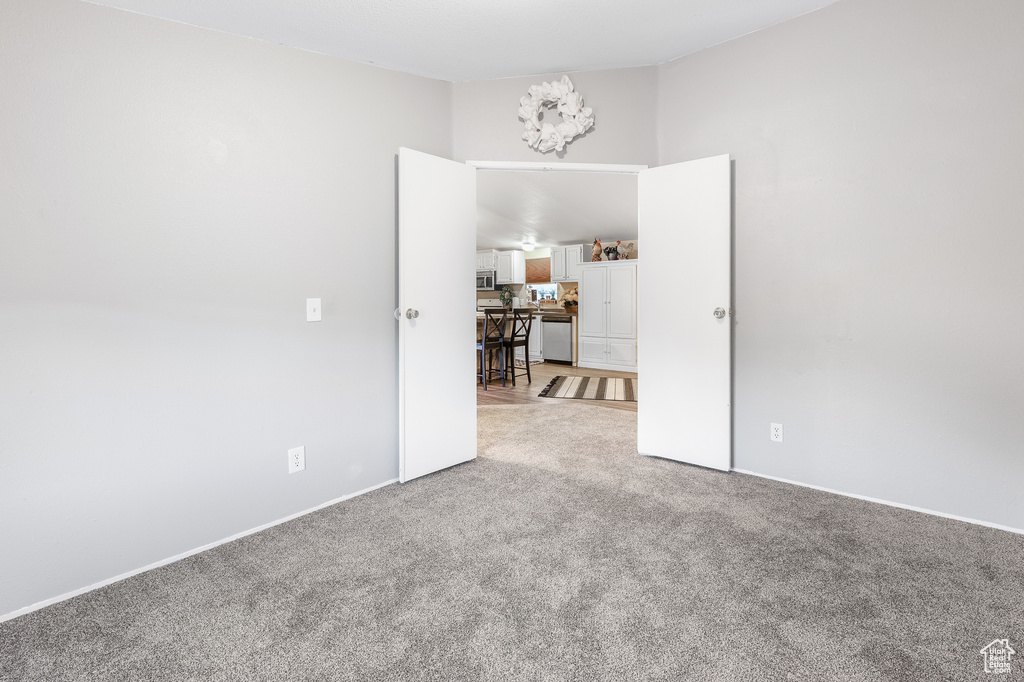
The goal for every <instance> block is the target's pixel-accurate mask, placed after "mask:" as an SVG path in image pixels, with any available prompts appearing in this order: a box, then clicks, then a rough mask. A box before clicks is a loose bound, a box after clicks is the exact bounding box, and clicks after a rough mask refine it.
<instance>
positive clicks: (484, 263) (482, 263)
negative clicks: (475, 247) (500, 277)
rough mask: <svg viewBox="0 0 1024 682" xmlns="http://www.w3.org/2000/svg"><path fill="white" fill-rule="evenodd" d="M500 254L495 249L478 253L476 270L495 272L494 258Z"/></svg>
mask: <svg viewBox="0 0 1024 682" xmlns="http://www.w3.org/2000/svg"><path fill="white" fill-rule="evenodd" d="M496 253H498V252H497V251H495V250H494V249H487V250H486V251H477V252H476V269H477V270H494V269H495V266H494V256H495V254H496Z"/></svg>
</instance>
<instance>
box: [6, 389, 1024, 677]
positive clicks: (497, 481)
mask: <svg viewBox="0 0 1024 682" xmlns="http://www.w3.org/2000/svg"><path fill="white" fill-rule="evenodd" d="M479 413H480V437H481V457H480V458H479V459H478V460H477V461H475V462H471V463H469V464H465V465H462V466H459V467H455V468H453V469H451V470H448V471H445V472H441V473H438V474H435V475H432V476H429V477H426V478H424V479H420V480H418V481H414V482H412V483H409V484H406V485H393V486H388V487H387V488H383V489H380V490H377V491H374V492H372V493H369V494H367V495H364V496H362V497H359V498H356V499H353V500H350V501H347V502H344V503H341V504H339V505H336V506H334V507H331V508H329V509H325V510H322V511H320V512H316V513H314V514H311V515H309V516H306V517H303V518H301V519H298V520H295V521H293V522H290V523H287V524H284V525H282V526H278V527H276V528H273V529H270V530H268V531H265V532H263V533H259V534H257V535H254V536H250V537H248V538H245V539H242V540H239V541H237V542H234V543H231V544H229V545H225V546H222V547H219V548H216V549H214V550H212V551H209V552H206V553H204V554H202V555H198V556H195V557H192V558H189V559H186V560H184V561H181V562H178V563H176V564H173V565H171V566H167V567H164V568H161V569H158V570H155V571H151V572H149V573H146V574H144V575H139V576H136V577H133V578H130V579H128V580H125V581H123V582H121V583H118V584H115V585H111V586H109V587H106V588H103V589H101V590H97V591H95V592H92V593H90V594H87V595H83V596H81V597H78V598H75V599H72V600H69V601H67V602H64V603H61V604H57V605H54V606H51V607H49V608H47V609H44V610H42V611H38V612H36V613H33V614H29V615H27V616H23V617H21V618H18V619H15V620H13V621H9V622H7V623H3V624H0V680H5V681H15V680H16V681H18V682H23V681H30V680H47V681H54V680H126V681H127V680H131V681H132V682H141V681H144V680H274V681H280V680H369V681H373V680H444V681H448V680H515V681H516V682H522V681H526V680H552V681H553V680H574V681H580V682H591V681H600V680H609V681H612V680H614V681H616V682H621V681H624V680H638V681H641V680H673V681H680V680H693V681H698V680H699V681H709V680H711V681H714V680H722V681H726V680H728V681H733V680H736V681H738V680H743V681H745V682H750V681H759V680H764V681H772V682H775V681H778V680H864V681H875V680H914V681H916V680H980V679H985V678H986V677H991V678H992V679H997V680H1007V681H1009V680H1019V679H1022V678H1024V675H1022V671H1024V660H1021V661H1017V660H1015V661H1013V672H1012V674H1010V675H1001V676H998V677H995V676H987V675H985V674H984V673H983V672H982V670H983V668H982V658H981V655H980V653H979V651H980V649H981V648H982V647H984V646H985V645H986V644H988V643H989V642H990V641H992V640H993V639H996V638H1004V637H1008V638H1010V642H1011V644H1012V645H1013V646H1014V647H1015V648H1016V649H1017V650H1018V651H1021V652H1024V646H1022V645H1024V599H1022V594H1024V538H1022V537H1021V536H1018V535H1013V534H1010V533H1005V532H1001V531H997V530H992V529H987V528H982V527H978V526H972V525H968V524H964V523H959V522H955V521H949V520H945V519H940V518H935V517H930V516H926V515H923V514H917V513H914V512H909V511H904V510H899V509H893V508H890V507H884V506H880V505H875V504H872V503H868V502H861V501H857V500H852V499H848V498H843V497H838V496H834V495H829V494H827V493H820V492H817V491H813V490H808V489H802V488H797V487H793V486H789V485H786V484H781V483H775V482H772V481H766V480H762V479H758V478H754V477H750V476H744V475H740V474H723V473H716V472H711V471H706V470H702V469H698V468H694V467H688V466H684V465H680V464H676V463H673V462H668V461H663V460H658V459H651V458H643V457H640V456H638V455H636V454H635V445H634V444H635V415H634V414H632V413H628V412H620V411H617V410H608V409H604V408H601V407H598V406H595V405H591V404H587V403H585V402H582V401H565V402H552V403H550V404H541V405H528V406H494V407H483V408H480V412H479ZM824 454H827V453H824ZM1019 655H1020V656H1021V657H1022V659H1024V653H1022V654H1019Z"/></svg>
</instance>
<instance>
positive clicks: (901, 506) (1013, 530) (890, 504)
mask: <svg viewBox="0 0 1024 682" xmlns="http://www.w3.org/2000/svg"><path fill="white" fill-rule="evenodd" d="M733 471H734V472H736V473H737V474H746V475H747V476H757V477H758V478H767V479H769V480H772V481H778V482H779V483H789V484H790V485H798V486H800V487H801V488H812V489H814V490H820V491H822V492H825V493H832V494H833V495H842V496H843V497H852V498H854V499H857V500H864V501H865V502H875V503H877V504H884V505H886V506H887V507H898V508H899V509H907V510H909V511H915V512H920V513H922V514H929V515H931V516H941V517H942V518H944V519H952V520H954V521H963V522H964V523H973V524H974V525H976V526H986V527H987V528H996V529H998V530H1005V531H1006V532H1008V533H1016V534H1018V535H1024V530H1022V529H1020V528H1011V527H1010V526H1002V525H1000V524H998V523H990V522H988V521H979V520H978V519H969V518H967V517H964V516H956V515H955V514H946V513H945V512H939V511H935V510H933V509H924V508H922V507H913V506H911V505H909V504H901V503H899V502H890V501H889V500H880V499H878V498H876V497H868V496H867V495H857V494H855V493H846V492H843V491H842V490H833V489H832V488H823V487H821V486H820V485H811V484H810V483H801V482H800V481H791V480H789V479H788V478H779V477H778V476H769V475H768V474H759V473H757V472H756V471H746V470H745V469H733Z"/></svg>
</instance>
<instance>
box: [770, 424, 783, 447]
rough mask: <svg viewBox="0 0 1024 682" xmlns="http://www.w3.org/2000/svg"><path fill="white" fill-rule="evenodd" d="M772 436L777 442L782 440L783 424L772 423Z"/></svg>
mask: <svg viewBox="0 0 1024 682" xmlns="http://www.w3.org/2000/svg"><path fill="white" fill-rule="evenodd" d="M771 437H772V440H773V441H775V442H776V443H781V442H782V424H772V430H771Z"/></svg>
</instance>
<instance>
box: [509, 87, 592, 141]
mask: <svg viewBox="0 0 1024 682" xmlns="http://www.w3.org/2000/svg"><path fill="white" fill-rule="evenodd" d="M528 92H529V94H528V95H527V96H526V97H523V98H522V99H520V100H519V118H521V119H523V120H524V121H526V131H525V132H524V133H523V139H524V140H526V144H528V145H530V146H531V147H533V148H534V149H536V150H537V151H540V152H549V151H551V150H552V149H555V150H557V151H562V150H563V149H565V144H566V143H567V142H569V141H570V140H572V138H574V137H576V136H577V135H582V134H583V133H585V132H587V131H588V130H590V128H592V127H593V126H594V112H593V110H591V108H590V107H585V106H583V95H581V94H580V93H578V92H576V91H575V90H573V87H572V82H571V81H570V80H569V77H568V76H562V80H561V81H552V82H550V83H541V84H540V85H531V86H530V89H529V91H528ZM552 104H554V105H556V106H557V109H558V114H559V116H561V117H562V121H561V123H559V124H558V125H553V124H551V123H541V122H540V111H541V107H546V106H550V105H552Z"/></svg>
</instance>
